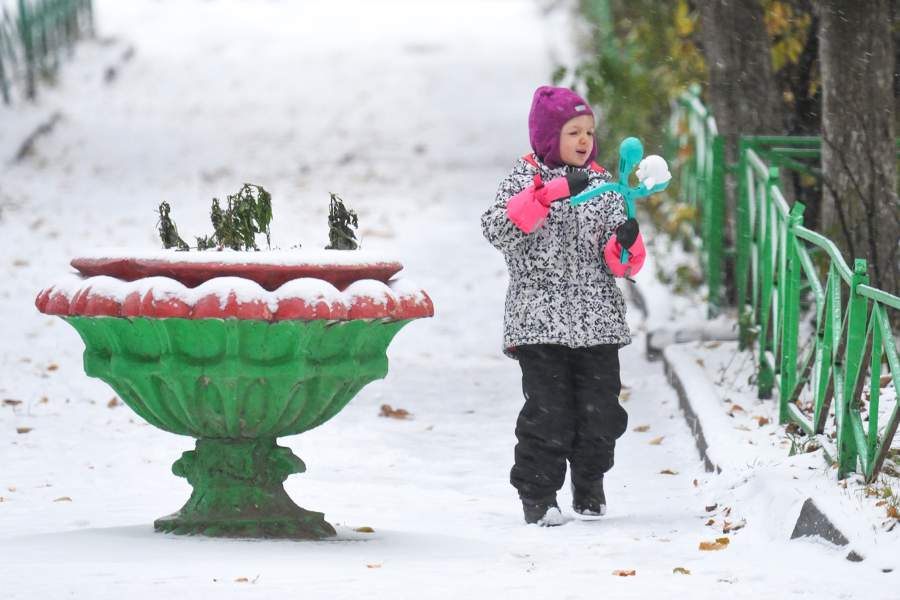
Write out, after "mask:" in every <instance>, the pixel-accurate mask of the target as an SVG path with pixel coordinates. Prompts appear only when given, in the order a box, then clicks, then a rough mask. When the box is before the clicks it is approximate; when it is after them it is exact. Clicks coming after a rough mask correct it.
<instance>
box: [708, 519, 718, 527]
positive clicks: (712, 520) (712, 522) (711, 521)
mask: <svg viewBox="0 0 900 600" xmlns="http://www.w3.org/2000/svg"><path fill="white" fill-rule="evenodd" d="M715 522H716V520H715V519H710V520H709V521H707V522H706V525H707V527H708V526H710V525H714V524H715Z"/></svg>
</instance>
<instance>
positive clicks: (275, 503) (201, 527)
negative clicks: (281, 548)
mask: <svg viewBox="0 0 900 600" xmlns="http://www.w3.org/2000/svg"><path fill="white" fill-rule="evenodd" d="M305 470H306V465H304V464H303V461H302V460H300V459H299V458H297V456H295V455H294V453H293V452H291V451H290V449H288V448H285V447H283V446H278V445H277V444H276V443H275V440H274V439H273V438H259V439H255V440H247V441H244V440H230V439H199V440H197V447H196V449H195V450H190V451H188V452H185V453H184V454H182V455H181V458H180V459H179V460H178V461H177V462H176V463H175V464H174V466H173V467H172V472H173V473H175V474H176V475H178V476H179V477H184V478H186V479H187V480H188V482H189V483H190V484H191V486H193V488H194V492H193V493H192V494H191V498H190V500H188V502H187V504H185V505H184V506H183V507H182V508H181V510H179V511H178V512H177V513H174V514H171V515H169V516H167V517H162V518H161V519H157V520H156V522H155V523H154V527H155V528H156V530H157V531H165V532H171V533H180V534H183V533H189V534H196V533H199V534H203V535H209V536H222V537H251V538H294V539H320V538H326V537H330V536H333V535H335V531H334V528H333V527H332V526H331V525H330V524H329V523H327V522H326V521H325V515H324V514H322V513H320V512H312V511H308V510H305V509H303V508H300V507H299V506H297V505H296V504H294V502H293V501H292V500H291V499H290V497H288V495H287V492H285V491H284V487H283V486H282V483H283V482H284V481H285V480H286V479H287V478H288V476H289V475H291V474H293V473H302V472H304V471H305Z"/></svg>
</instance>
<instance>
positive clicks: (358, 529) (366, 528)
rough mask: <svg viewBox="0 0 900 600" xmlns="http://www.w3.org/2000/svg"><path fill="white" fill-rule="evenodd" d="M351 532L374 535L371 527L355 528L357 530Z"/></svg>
mask: <svg viewBox="0 0 900 600" xmlns="http://www.w3.org/2000/svg"><path fill="white" fill-rule="evenodd" d="M353 531H358V532H359V533H375V530H374V529H372V528H371V527H368V526H365V527H357V528H356V529H354V530H353Z"/></svg>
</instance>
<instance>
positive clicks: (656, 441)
mask: <svg viewBox="0 0 900 600" xmlns="http://www.w3.org/2000/svg"><path fill="white" fill-rule="evenodd" d="M665 437H666V436H664V435H661V436H659V437H655V438H653V439H652V440H650V441H649V442H648V443H649V444H650V445H651V446H659V445H660V444H662V441H663V440H664V439H665Z"/></svg>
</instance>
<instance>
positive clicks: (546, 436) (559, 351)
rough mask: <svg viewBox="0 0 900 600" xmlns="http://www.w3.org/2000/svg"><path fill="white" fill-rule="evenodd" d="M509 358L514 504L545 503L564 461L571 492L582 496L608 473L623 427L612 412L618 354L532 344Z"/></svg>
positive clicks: (609, 347) (604, 348) (609, 349)
mask: <svg viewBox="0 0 900 600" xmlns="http://www.w3.org/2000/svg"><path fill="white" fill-rule="evenodd" d="M516 356H517V358H518V359H519V365H520V366H521V368H522V391H523V392H524V394H525V405H524V406H523V407H522V411H521V412H520V413H519V419H518V421H517V422H516V438H517V439H518V441H519V442H518V444H516V449H515V465H513V468H512V471H511V472H510V483H512V484H513V486H514V487H515V488H516V489H517V490H518V491H519V496H520V497H522V498H530V499H545V498H552V497H554V496H555V495H556V492H557V491H558V490H559V489H560V488H561V487H562V485H563V481H565V476H566V460H568V461H569V464H570V466H571V469H572V473H571V477H572V483H573V485H574V486H575V487H576V488H579V489H587V488H588V486H590V484H591V483H592V482H595V481H597V480H598V479H600V478H601V477H603V474H604V473H605V472H606V471H608V470H609V469H611V468H612V466H613V452H614V450H615V445H616V439H617V438H619V437H621V435H622V434H623V433H625V429H626V428H627V426H628V413H626V412H625V409H624V408H622V406H621V405H620V404H619V391H620V390H621V381H620V380H619V351H618V347H617V346H616V345H614V344H604V345H599V346H590V347H587V348H569V347H567V346H560V345H556V344H533V345H526V346H519V347H518V348H517V349H516Z"/></svg>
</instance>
